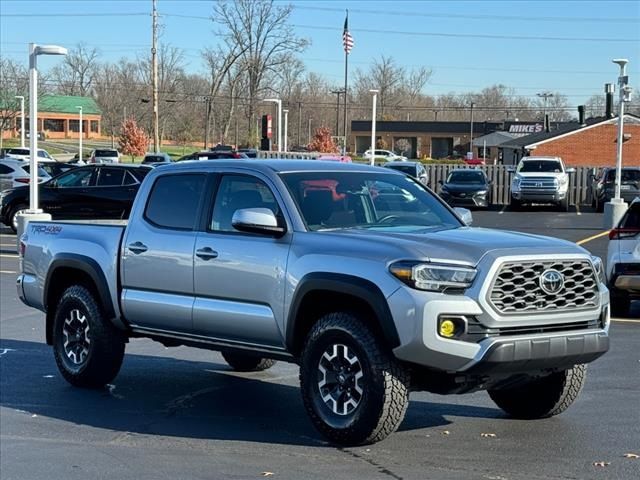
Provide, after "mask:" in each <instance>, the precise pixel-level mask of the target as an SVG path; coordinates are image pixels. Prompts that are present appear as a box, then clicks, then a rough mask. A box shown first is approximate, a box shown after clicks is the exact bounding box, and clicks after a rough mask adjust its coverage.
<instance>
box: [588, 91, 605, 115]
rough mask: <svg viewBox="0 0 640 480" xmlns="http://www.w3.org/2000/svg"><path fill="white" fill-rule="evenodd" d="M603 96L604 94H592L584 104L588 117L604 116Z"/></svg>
mask: <svg viewBox="0 0 640 480" xmlns="http://www.w3.org/2000/svg"><path fill="white" fill-rule="evenodd" d="M605 103H606V101H605V97H604V95H592V96H591V97H590V98H589V100H587V101H586V102H585V104H584V106H585V116H586V117H587V118H590V117H604V115H605V113H606V112H605V109H606V105H605Z"/></svg>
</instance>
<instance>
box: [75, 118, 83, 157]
mask: <svg viewBox="0 0 640 480" xmlns="http://www.w3.org/2000/svg"><path fill="white" fill-rule="evenodd" d="M76 108H77V109H78V110H80V122H79V128H78V132H79V136H78V159H79V161H80V162H82V107H76Z"/></svg>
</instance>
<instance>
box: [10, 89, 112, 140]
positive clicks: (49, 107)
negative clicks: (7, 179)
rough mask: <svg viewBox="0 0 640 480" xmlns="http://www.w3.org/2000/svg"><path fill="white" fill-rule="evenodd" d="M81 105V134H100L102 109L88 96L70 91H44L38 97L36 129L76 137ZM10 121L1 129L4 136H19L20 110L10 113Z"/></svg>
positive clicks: (63, 136) (54, 135) (53, 136)
mask: <svg viewBox="0 0 640 480" xmlns="http://www.w3.org/2000/svg"><path fill="white" fill-rule="evenodd" d="M77 107H82V134H83V137H84V138H96V137H100V130H101V125H100V123H101V121H102V112H101V111H100V108H99V107H98V105H97V104H96V102H95V101H94V100H93V98H89V97H76V96H69V95H43V96H42V97H40V98H39V99H38V132H43V133H44V135H45V138H78V133H79V131H80V113H79V109H78V108H77ZM25 108H26V110H25V115H26V118H25V129H26V131H27V132H28V131H29V116H28V115H29V103H28V100H27V105H26V106H25ZM12 120H13V123H14V124H13V125H11V126H10V128H9V129H8V130H5V131H4V132H3V138H20V112H17V115H15V116H14V117H13V119H12Z"/></svg>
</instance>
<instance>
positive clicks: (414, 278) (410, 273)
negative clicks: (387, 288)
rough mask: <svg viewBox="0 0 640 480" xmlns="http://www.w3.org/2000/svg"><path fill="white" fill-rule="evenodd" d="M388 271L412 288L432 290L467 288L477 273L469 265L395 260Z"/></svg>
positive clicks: (442, 290)
mask: <svg viewBox="0 0 640 480" xmlns="http://www.w3.org/2000/svg"><path fill="white" fill-rule="evenodd" d="M389 271H390V272H391V273H392V274H393V275H394V276H395V277H396V278H398V279H399V280H400V281H402V282H403V283H405V284H407V285H409V286H410V287H412V288H416V289H418V290H429V291H433V292H444V291H445V290H447V289H449V288H451V289H464V288H469V287H470V286H471V284H472V283H473V279H474V278H475V276H476V273H477V272H476V270H475V269H474V268H471V267H461V266H458V265H443V264H437V263H418V262H397V263H394V264H393V265H391V266H390V267H389Z"/></svg>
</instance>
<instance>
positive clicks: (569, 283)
mask: <svg viewBox="0 0 640 480" xmlns="http://www.w3.org/2000/svg"><path fill="white" fill-rule="evenodd" d="M548 269H555V270H558V271H559V272H560V273H562V275H563V276H564V282H565V284H564V287H563V288H562V289H561V290H560V291H559V292H558V293H554V294H547V293H545V292H544V291H543V290H542V288H541V287H540V284H539V278H540V275H541V274H542V272H544V271H545V270H548ZM487 300H488V301H489V304H490V305H491V307H492V308H493V309H494V310H495V311H496V312H498V313H499V314H501V315H518V314H536V313H546V314H552V313H556V312H564V311H577V310H590V309H596V308H599V306H600V296H599V290H598V280H597V277H596V273H595V271H594V268H593V265H592V264H591V262H590V261H589V260H587V259H558V260H546V259H545V260H533V259H532V260H522V261H511V262H505V263H503V264H502V265H501V266H500V268H499V270H498V273H497V274H496V276H495V277H494V279H493V281H492V283H491V287H490V289H489V293H488V294H487Z"/></svg>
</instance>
